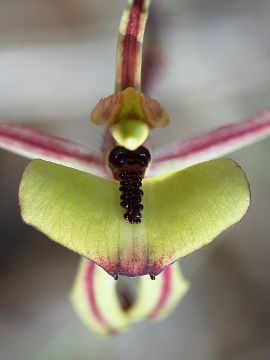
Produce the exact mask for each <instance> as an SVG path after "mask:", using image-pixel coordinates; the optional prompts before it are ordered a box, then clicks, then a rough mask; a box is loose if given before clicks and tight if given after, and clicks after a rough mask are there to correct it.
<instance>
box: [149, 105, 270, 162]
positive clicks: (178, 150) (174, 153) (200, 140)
mask: <svg viewBox="0 0 270 360" xmlns="http://www.w3.org/2000/svg"><path fill="white" fill-rule="evenodd" d="M268 135H270V109H267V110H265V111H263V112H261V113H259V114H257V115H255V116H253V117H252V118H250V119H248V120H246V121H244V122H241V123H237V124H232V125H228V126H223V127H221V128H219V129H216V130H213V131H211V132H209V133H207V134H205V135H201V136H197V137H194V138H191V139H187V140H184V141H182V142H180V143H178V144H174V145H171V146H165V147H163V148H160V149H158V150H157V152H156V154H157V155H156V157H155V158H154V164H153V166H155V165H156V164H157V165H158V164H159V163H162V162H165V161H170V160H178V159H179V161H181V160H185V159H187V158H189V157H190V158H192V157H193V156H194V157H196V154H203V153H205V154H206V159H205V160H209V159H210V157H209V158H207V154H208V152H209V153H210V151H211V150H212V149H213V148H214V149H217V151H216V152H217V157H218V156H219V153H221V154H222V155H224V154H225V153H229V152H231V151H234V150H236V149H238V148H241V147H244V146H245V145H248V144H249V143H252V142H255V141H257V140H260V139H262V138H264V137H267V136H268ZM211 158H213V156H211Z"/></svg>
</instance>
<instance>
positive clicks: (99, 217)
mask: <svg viewBox="0 0 270 360" xmlns="http://www.w3.org/2000/svg"><path fill="white" fill-rule="evenodd" d="M118 187H119V183H118V182H117V181H115V180H108V179H103V178H99V177H96V176H94V175H91V174H87V173H83V172H81V171H78V170H74V169H71V168H67V167H64V166H61V165H56V164H53V163H50V162H46V161H42V160H35V161H33V162H31V163H30V165H29V166H28V167H27V168H26V170H25V172H24V175H23V177H22V181H21V184H20V191H19V200H20V207H21V215H22V217H23V219H24V221H25V222H26V223H28V224H31V225H32V226H34V227H36V228H38V229H39V230H40V231H41V232H43V233H45V234H46V235H48V236H49V237H50V238H51V239H53V240H55V241H57V242H59V243H60V244H62V245H64V246H66V247H68V248H69V249H71V250H73V251H76V252H78V253H79V254H81V255H82V256H84V257H86V258H89V259H90V260H92V261H94V262H96V263H97V264H99V265H100V266H101V267H103V268H104V269H105V270H106V271H107V272H108V273H110V274H111V275H113V276H114V275H117V274H122V275H126V276H138V275H145V274H152V275H157V274H159V273H160V272H161V271H162V270H163V269H164V268H165V267H166V266H167V265H169V264H171V263H173V262H174V261H175V260H177V259H180V258H182V257H183V256H186V255H188V254H190V253H192V252H193V251H195V250H197V249H199V248H201V247H202V246H204V245H206V244H208V243H209V242H210V241H212V240H213V239H214V238H215V237H216V236H217V235H218V234H220V233H221V232H222V231H223V230H225V229H227V228H228V227H230V226H231V225H233V224H234V223H236V222H238V221H239V220H241V218H242V217H243V216H244V215H245V213H246V211H247V209H248V207H249V204H250V192H249V186H248V182H247V179H246V177H245V174H244V173H243V171H242V170H241V168H240V167H239V166H238V165H237V164H236V163H235V162H233V161H232V160H229V159H219V160H213V161H209V162H206V163H202V164H199V165H195V166H192V167H190V168H187V169H185V170H182V171H179V172H174V173H169V174H166V175H162V176H158V177H155V178H149V179H146V180H144V181H143V191H144V194H145V195H144V197H143V205H144V210H143V218H142V223H141V224H139V225H135V224H134V225H131V224H129V223H128V222H127V221H126V220H124V219H123V209H122V208H121V207H120V205H119V202H120V200H119V196H120V193H119V190H118Z"/></svg>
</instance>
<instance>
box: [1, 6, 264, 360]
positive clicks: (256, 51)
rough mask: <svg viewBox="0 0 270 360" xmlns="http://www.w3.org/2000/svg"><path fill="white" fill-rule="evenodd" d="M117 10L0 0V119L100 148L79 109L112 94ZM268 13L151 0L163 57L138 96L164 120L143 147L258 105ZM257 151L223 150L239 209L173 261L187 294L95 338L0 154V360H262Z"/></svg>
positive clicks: (69, 274) (63, 258)
mask: <svg viewBox="0 0 270 360" xmlns="http://www.w3.org/2000/svg"><path fill="white" fill-rule="evenodd" d="M125 4H126V3H125V1H124V0H114V1H111V0H77V1H76V2H75V1H71V0H66V1H63V0H53V1H52V0H47V1H35V0H0V79H1V80H0V118H1V119H2V120H5V121H12V122H13V121H14V122H19V123H22V124H25V125H28V126H32V127H34V128H37V129H40V130H45V131H48V132H50V133H52V134H55V135H58V136H62V137H67V138H71V139H76V140H79V141H83V142H87V143H89V144H91V145H93V146H96V147H99V146H100V144H101V140H102V129H101V128H96V127H95V126H94V125H92V124H90V122H89V114H90V111H91V109H92V108H93V107H94V106H95V104H96V103H97V102H98V101H99V99H100V98H101V97H105V96H108V95H110V94H111V93H112V92H113V87H114V68H115V47H116V39H117V30H118V25H119V21H120V18H121V14H122V10H123V9H124V7H125ZM269 16H270V2H269V0H257V1H253V0H252V1H251V0H227V1H222V0H181V1H180V0H166V1H162V0H153V1H152V15H151V18H150V22H149V23H148V28H147V32H148V40H149V41H150V43H151V36H152V35H153V33H154V34H155V41H154V43H155V46H156V45H157V40H158V41H159V42H158V46H159V49H161V51H162V52H161V53H159V56H160V65H161V67H160V69H159V71H158V72H157V73H156V77H155V78H154V79H153V82H152V86H151V88H150V89H149V94H151V95H152V96H153V97H155V98H156V99H157V100H158V101H160V102H161V104H162V105H163V106H164V107H165V108H166V109H167V111H168V113H169V115H170V118H171V124H170V126H169V127H168V128H167V129H165V130H162V131H160V130H156V131H154V135H153V143H154V146H155V147H157V146H159V145H161V144H165V143H168V142H173V141H176V140H180V139H184V138H186V137H188V136H190V135H195V134H200V133H201V132H203V131H207V130H210V129H212V128H215V127H218V126H220V125H223V124H228V123H232V122H234V121H240V120H242V119H244V118H246V117H249V116H251V115H253V114H255V113H256V112H258V111H261V110H263V109H265V108H267V107H269V106H270V98H269V90H270V42H269V35H270V22H269ZM151 29H155V31H152V33H151ZM157 29H158V30H157ZM157 36H158V38H157ZM158 51H159V50H158ZM146 76H147V74H146ZM269 151H270V139H269V140H264V141H262V142H260V143H258V144H255V145H252V146H250V147H249V148H246V149H243V150H241V151H238V152H236V153H234V154H233V155H231V157H232V158H233V159H235V160H236V161H238V162H239V163H240V164H241V166H242V167H243V168H244V170H245V171H246V173H247V176H248V178H249V180H250V184H251V189H252V199H253V202H252V207H251V209H250V211H249V213H248V215H247V216H246V217H245V219H244V220H243V221H242V222H241V223H239V224H237V225H236V226H235V227H234V228H233V229H230V230H229V231H227V232H225V233H224V234H222V235H221V236H220V237H219V239H218V240H216V241H215V242H214V243H213V244H211V245H209V246H208V247H206V248H204V249H203V250H202V251H200V252H199V253H196V254H194V255H191V256H190V257H187V258H186V259H184V260H183V261H182V264H183V271H184V273H185V275H186V276H187V277H188V278H189V279H190V280H191V289H190V291H189V292H188V294H187V295H186V296H185V298H184V299H183V301H182V302H181V303H180V305H179V306H178V308H177V309H176V310H175V311H174V313H173V314H172V315H171V316H170V317H168V318H167V319H165V320H163V321H162V322H157V323H155V322H149V323H144V324H138V325H137V326H135V327H134V328H132V329H131V330H130V331H129V332H127V333H124V334H121V335H119V336H115V337H113V338H109V339H105V340H104V339H99V338H97V337H96V336H95V335H94V334H92V333H90V332H89V331H88V330H87V329H85V328H84V326H83V325H82V324H81V323H80V321H79V320H78V318H77V317H76V315H75V314H74V312H73V309H72V307H71V305H70V303H69V300H68V296H67V295H68V293H69V290H70V287H71V284H72V281H73V278H74V274H75V271H76V266H77V263H78V260H79V258H78V256H77V255H75V254H73V253H71V252H69V251H68V250H66V249H64V248H62V247H60V246H59V245H56V244H54V243H52V242H51V241H49V240H47V239H46V238H45V236H43V235H41V234H39V233H38V232H36V231H34V230H32V229H31V228H29V227H27V226H26V225H24V224H22V222H21V220H20V218H19V213H18V205H17V187H18V183H19V179H20V176H21V173H22V171H23V169H24V167H25V165H26V164H27V160H24V159H22V158H20V157H18V156H16V155H13V154H9V153H7V152H5V151H2V150H1V151H0V176H1V179H0V215H1V217H0V230H1V232H0V234H1V241H0V349H1V350H0V354H1V355H0V357H1V360H2V359H3V360H17V359H20V360H24V359H25V360H30V359H33V360H43V359H44V360H45V359H46V360H48V359H52V360H56V359H57V360H58V359H61V360H62V359H66V360H67V359H78V360H84V359H93V360H94V359H107V358H110V359H111V360H114V359H115V360H116V359H117V360H122V359H130V360H133V359H134V360H135V359H138V358H142V359H143V358H150V359H152V358H155V359H157V360H159V359H160V360H163V359H170V360H171V359H183V360H189V359H191V360H193V359H200V360H225V359H231V360H236V359H237V360H242V359H245V360H249V359H252V360H253V359H256V360H257V359H259V360H260V359H269V358H270V309H269V304H270V284H269V275H270V265H269V255H270V241H269V236H270V229H269V205H270V171H269Z"/></svg>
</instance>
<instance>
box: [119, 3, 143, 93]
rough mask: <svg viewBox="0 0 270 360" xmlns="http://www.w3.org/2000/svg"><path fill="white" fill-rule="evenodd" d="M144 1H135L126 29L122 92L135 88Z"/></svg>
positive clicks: (123, 43)
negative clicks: (128, 88)
mask: <svg viewBox="0 0 270 360" xmlns="http://www.w3.org/2000/svg"><path fill="white" fill-rule="evenodd" d="M143 5H144V0H134V2H133V5H132V9H131V11H130V14H129V19H128V23H127V28H126V34H125V36H124V39H123V42H122V46H123V50H122V66H121V73H122V74H121V90H125V89H126V88H127V87H135V78H136V69H137V65H138V53H139V51H140V47H141V44H140V41H139V39H138V35H139V34H140V25H141V15H142V14H143Z"/></svg>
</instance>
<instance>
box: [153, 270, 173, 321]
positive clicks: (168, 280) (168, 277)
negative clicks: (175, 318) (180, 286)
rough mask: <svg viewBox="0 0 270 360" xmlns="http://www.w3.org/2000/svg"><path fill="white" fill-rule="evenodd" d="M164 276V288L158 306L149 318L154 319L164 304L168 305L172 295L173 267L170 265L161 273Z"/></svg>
mask: <svg viewBox="0 0 270 360" xmlns="http://www.w3.org/2000/svg"><path fill="white" fill-rule="evenodd" d="M160 276H162V277H163V284H162V289H161V293H160V298H159V300H158V302H157V305H156V307H155V308H154V310H153V311H152V312H151V314H150V315H148V318H149V319H153V318H155V317H156V316H158V315H159V312H160V311H161V310H162V309H163V308H164V306H165V305H166V303H167V302H168V300H169V298H170V295H171V291H172V268H171V267H170V266H168V267H167V268H166V269H165V270H164V271H163V272H162V274H161V275H160Z"/></svg>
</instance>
